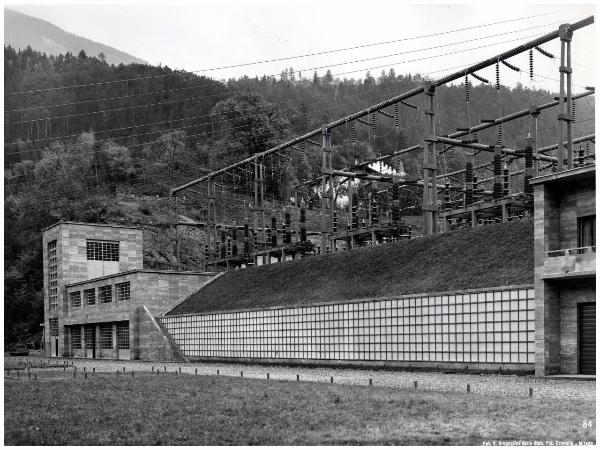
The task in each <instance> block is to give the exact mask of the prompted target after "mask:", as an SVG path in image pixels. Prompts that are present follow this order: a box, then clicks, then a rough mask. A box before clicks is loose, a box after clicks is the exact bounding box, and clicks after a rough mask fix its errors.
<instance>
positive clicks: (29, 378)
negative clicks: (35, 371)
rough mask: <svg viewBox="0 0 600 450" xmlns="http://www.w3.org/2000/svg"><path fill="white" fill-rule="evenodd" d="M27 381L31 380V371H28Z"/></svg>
mask: <svg viewBox="0 0 600 450" xmlns="http://www.w3.org/2000/svg"><path fill="white" fill-rule="evenodd" d="M27 379H28V380H31V374H30V373H29V370H28V371H27Z"/></svg>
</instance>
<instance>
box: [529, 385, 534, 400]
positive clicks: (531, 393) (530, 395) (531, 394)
mask: <svg viewBox="0 0 600 450" xmlns="http://www.w3.org/2000/svg"><path fill="white" fill-rule="evenodd" d="M531 397H533V388H532V387H530V388H529V398H531Z"/></svg>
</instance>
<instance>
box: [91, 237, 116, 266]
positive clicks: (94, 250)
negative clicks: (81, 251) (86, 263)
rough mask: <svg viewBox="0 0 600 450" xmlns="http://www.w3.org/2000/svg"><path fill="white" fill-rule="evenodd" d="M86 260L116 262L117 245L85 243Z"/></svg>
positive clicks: (111, 243) (98, 242)
mask: <svg viewBox="0 0 600 450" xmlns="http://www.w3.org/2000/svg"><path fill="white" fill-rule="evenodd" d="M86 254H87V259H88V260H91V261H118V260H119V243H118V242H113V241H87V242H86Z"/></svg>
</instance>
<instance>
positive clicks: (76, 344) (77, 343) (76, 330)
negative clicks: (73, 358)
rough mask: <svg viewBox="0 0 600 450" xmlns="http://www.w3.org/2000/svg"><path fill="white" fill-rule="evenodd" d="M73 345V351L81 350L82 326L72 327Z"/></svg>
mask: <svg viewBox="0 0 600 450" xmlns="http://www.w3.org/2000/svg"><path fill="white" fill-rule="evenodd" d="M71 344H72V346H73V349H77V350H79V349H81V326H79V325H77V326H74V327H71Z"/></svg>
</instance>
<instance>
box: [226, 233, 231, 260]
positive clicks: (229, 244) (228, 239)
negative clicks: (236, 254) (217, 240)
mask: <svg viewBox="0 0 600 450" xmlns="http://www.w3.org/2000/svg"><path fill="white" fill-rule="evenodd" d="M227 256H231V238H230V237H229V236H227Z"/></svg>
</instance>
